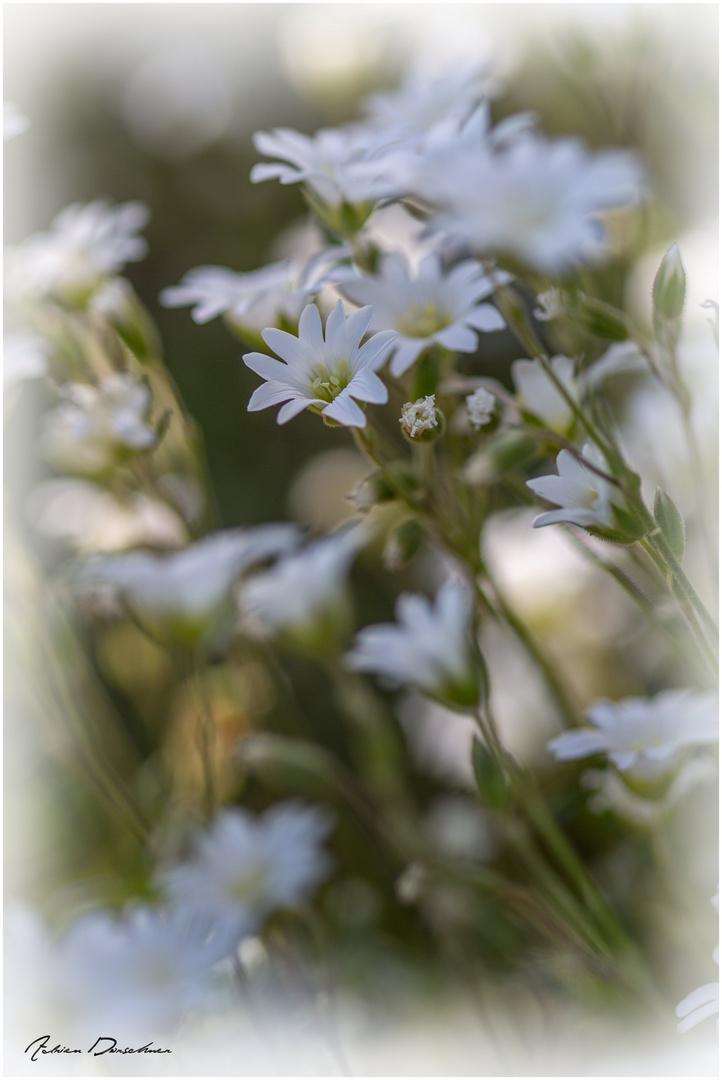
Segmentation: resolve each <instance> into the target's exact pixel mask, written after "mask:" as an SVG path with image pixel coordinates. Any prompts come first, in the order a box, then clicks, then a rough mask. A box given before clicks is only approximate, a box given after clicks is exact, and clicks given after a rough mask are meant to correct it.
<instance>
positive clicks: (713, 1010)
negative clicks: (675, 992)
mask: <svg viewBox="0 0 722 1080" xmlns="http://www.w3.org/2000/svg"><path fill="white" fill-rule="evenodd" d="M713 903H714V900H713ZM715 906H717V905H715ZM713 956H714V962H715V964H717V966H718V967H719V945H717V946H716V947H715V950H714V953H713ZM675 1012H676V1014H677V1016H678V1017H680V1018H681V1019H680V1023H679V1024H677V1031H679V1032H680V1034H684V1032H685V1031H689V1030H690V1028H693V1027H696V1026H697V1024H701V1023H702V1021H703V1020H706V1019H707V1017H708V1016H717V1015H719V982H714V983H705V985H704V986H698V987H697V989H696V990H693V991H692V993H691V994H687V997H686V998H682V1000H681V1001H680V1003H679V1005H678V1006H677V1008H676V1009H675Z"/></svg>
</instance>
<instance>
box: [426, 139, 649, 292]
mask: <svg viewBox="0 0 722 1080" xmlns="http://www.w3.org/2000/svg"><path fill="white" fill-rule="evenodd" d="M442 149H443V151H444V152H443V153H442V152H441V151H442ZM641 182H642V174H641V170H640V167H639V165H638V164H637V162H636V160H635V159H634V157H633V156H632V155H631V154H629V153H627V152H623V151H597V152H596V153H590V152H589V151H588V150H586V149H585V148H584V146H583V145H582V144H581V143H580V142H578V141H577V140H575V139H558V140H556V141H554V142H550V141H547V140H544V139H542V138H541V137H540V136H538V135H535V134H529V133H528V132H523V133H522V137H517V138H512V139H510V140H508V141H507V142H506V143H505V144H504V145H502V146H500V147H496V148H494V149H493V150H491V149H489V148H487V149H482V150H481V152H480V148H479V146H478V145H477V147H476V148H474V147H473V146H472V145H471V144H470V143H467V144H465V143H464V141H461V142H460V144H459V146H458V149H457V150H456V152H454V150H453V143H452V144H451V145H449V144H447V145H445V146H443V147H440V148H439V152H438V153H437V154H436V157H435V158H434V157H433V156H432V155H431V154H430V153H428V152H427V153H425V154H424V156H423V159H422V167H418V168H417V169H416V174H415V177H414V178H413V179H412V180H411V183H412V185H413V187H412V190H411V193H412V194H416V195H418V196H420V197H421V198H422V199H424V200H425V201H427V202H428V203H429V204H431V205H432V206H433V207H435V208H436V212H435V213H434V214H433V215H432V219H431V224H432V226H433V228H435V229H440V230H442V231H444V232H447V233H450V234H452V235H454V236H457V237H459V238H460V239H464V240H466V241H467V242H468V243H470V244H472V246H473V247H474V248H475V249H476V250H478V251H481V252H485V253H486V252H495V253H496V252H503V253H506V254H509V255H513V256H516V257H517V258H520V259H522V260H523V261H524V262H526V263H528V264H529V265H531V266H532V267H534V268H535V269H537V270H541V271H542V272H546V273H560V272H564V271H565V270H567V269H569V268H570V266H571V265H572V263H573V262H575V261H578V260H582V261H587V260H589V259H591V258H593V257H595V255H597V254H598V253H599V252H600V250H601V242H602V241H603V239H604V235H605V233H604V228H603V224H602V221H601V219H600V217H599V215H600V213H601V212H602V211H604V210H606V209H609V208H611V207H616V206H620V205H625V204H626V203H629V202H630V201H632V200H633V199H635V198H636V197H637V196H638V194H639V191H640V188H641Z"/></svg>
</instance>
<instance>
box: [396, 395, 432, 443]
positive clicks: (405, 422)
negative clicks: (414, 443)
mask: <svg viewBox="0 0 722 1080" xmlns="http://www.w3.org/2000/svg"><path fill="white" fill-rule="evenodd" d="M399 423H400V424H401V428H402V430H403V432H404V434H405V435H408V437H409V438H410V439H418V438H419V437H420V436H423V433H424V432H425V431H433V430H434V428H436V427H438V426H439V417H438V416H437V413H436V395H435V394H429V395H428V396H427V397H423V398H419V399H418V401H407V402H406V404H405V405H404V406H403V407H402V409H401V419H400V421H399Z"/></svg>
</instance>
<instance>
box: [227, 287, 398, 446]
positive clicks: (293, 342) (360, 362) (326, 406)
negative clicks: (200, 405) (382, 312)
mask: <svg viewBox="0 0 722 1080" xmlns="http://www.w3.org/2000/svg"><path fill="white" fill-rule="evenodd" d="M371 315H372V312H371V309H370V308H368V307H365V308H361V309H360V310H359V311H355V312H354V313H353V314H352V315H349V316H348V318H347V317H346V315H345V313H344V309H343V303H342V302H341V301H340V300H339V302H338V303H337V304H336V307H335V308H334V310H333V311H332V312H331V314H330V315H329V317H328V320H327V322H326V336H325V339H324V333H323V327H322V324H321V315H320V314H319V310H318V308H317V307H316V305H315V304H309V305H308V307H305V308H304V309H303V311H302V313H301V318H300V319H299V323H298V337H295V336H294V335H293V334H287V333H285V331H283V330H276V329H274V328H270V329H268V330H264V331H263V340H264V341H265V343H266V345H268V347H269V348H271V349H273V351H274V352H275V353H277V354H278V355H279V356H280V357H281V359H282V360H283V361H284V362H283V363H281V361H280V360H274V359H273V358H272V357H270V356H264V354H263V353H246V355H245V356H244V357H243V359H244V361H245V363H246V364H247V366H248V367H249V368H250V369H251V371H255V372H256V374H257V375H260V376H261V377H262V378H264V379H265V380H266V384H265V385H264V386H259V388H258V389H257V390H255V391H254V393H253V396H252V397H251V400H250V401H249V403H248V410H249V412H256V411H258V410H259V409H268V408H270V407H271V406H272V405H280V404H281V403H282V402H286V404H285V405H283V408H282V409H281V410H280V411H279V413H278V423H279V424H285V423H287V422H288V421H289V420H291V419H292V418H293V417H294V416H297V415H298V413H300V412H302V411H303V409H307V408H308V407H309V406H315V407H316V410H317V411H321V412H322V413H323V415H324V416H325V417H327V418H328V419H329V420H335V421H336V422H337V423H339V424H343V425H344V426H345V427H365V426H366V417H365V416H364V414H363V411H362V410H361V408H360V407H359V406H358V405H357V404H356V402H357V401H364V402H370V403H371V404H374V405H383V404H384V402H386V401H387V400H388V390H387V389H386V387H385V386H384V384H383V383H382V382H381V379H380V378H379V377H378V375H376V374H375V372H376V371H377V370H378V368H380V367H381V366H382V365H383V363H384V361H385V360H386V357H387V356H388V354H389V350H390V349H391V347H392V345H393V343H394V341H395V340H396V334H395V333H393V332H392V331H386V332H384V333H381V334H375V335H374V336H373V337H371V338H370V339H369V340H368V341H367V342H366V344H365V345H363V346H361V347H359V346H360V343H361V339H362V338H363V336H364V334H365V333H366V331H367V329H368V326H369V323H370V322H371ZM354 399H355V400H354Z"/></svg>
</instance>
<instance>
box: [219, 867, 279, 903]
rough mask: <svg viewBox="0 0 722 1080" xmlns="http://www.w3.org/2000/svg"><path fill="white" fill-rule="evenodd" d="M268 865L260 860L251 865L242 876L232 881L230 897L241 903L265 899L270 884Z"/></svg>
mask: <svg viewBox="0 0 722 1080" xmlns="http://www.w3.org/2000/svg"><path fill="white" fill-rule="evenodd" d="M268 874H269V867H268V865H267V864H266V863H265V862H264V861H262V860H259V861H258V862H257V863H254V864H253V865H252V866H249V867H248V869H247V870H246V871H245V873H244V874H243V876H242V877H238V878H236V879H235V881H232V882H230V884H229V886H228V890H227V891H228V897H229V899H231V900H234V901H236V902H238V903H241V904H256V903H258V901H259V900H262V899H263V896H264V895H265V892H266V886H267V884H268Z"/></svg>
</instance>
